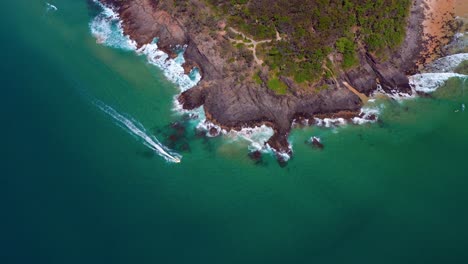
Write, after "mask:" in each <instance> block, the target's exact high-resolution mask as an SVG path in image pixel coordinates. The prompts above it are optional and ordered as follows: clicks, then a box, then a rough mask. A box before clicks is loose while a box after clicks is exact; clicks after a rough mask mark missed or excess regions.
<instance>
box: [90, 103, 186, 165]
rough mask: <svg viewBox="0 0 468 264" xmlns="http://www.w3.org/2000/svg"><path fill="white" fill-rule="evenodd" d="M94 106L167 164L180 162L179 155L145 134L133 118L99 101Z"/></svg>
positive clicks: (180, 157)
mask: <svg viewBox="0 0 468 264" xmlns="http://www.w3.org/2000/svg"><path fill="white" fill-rule="evenodd" d="M94 104H95V105H96V106H97V107H98V108H99V109H101V110H102V111H103V112H104V113H106V114H108V115H109V116H111V117H112V118H113V119H114V120H115V121H116V122H117V125H119V126H120V127H122V128H123V129H125V131H127V132H128V133H129V134H131V135H133V136H135V137H137V138H138V139H140V140H142V141H143V143H144V144H145V145H146V146H147V147H149V148H150V149H152V150H154V151H155V152H156V154H158V155H159V156H161V157H163V158H164V159H165V160H167V161H169V162H174V163H180V162H181V159H182V156H181V155H179V154H177V153H174V152H172V151H171V150H169V149H168V148H167V147H166V146H164V145H163V144H161V143H160V142H159V140H158V139H157V138H156V137H154V136H152V135H150V134H149V133H147V132H146V129H145V128H144V127H143V125H142V124H141V123H140V122H138V121H136V120H134V119H133V118H127V117H125V116H123V115H122V114H120V113H118V112H117V111H116V110H114V109H113V108H112V107H110V106H108V105H106V104H104V103H103V102H101V101H95V102H94Z"/></svg>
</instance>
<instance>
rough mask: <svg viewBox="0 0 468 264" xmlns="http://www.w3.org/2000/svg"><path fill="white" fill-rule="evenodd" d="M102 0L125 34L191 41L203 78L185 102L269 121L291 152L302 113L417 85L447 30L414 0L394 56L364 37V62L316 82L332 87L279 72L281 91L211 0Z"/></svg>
mask: <svg viewBox="0 0 468 264" xmlns="http://www.w3.org/2000/svg"><path fill="white" fill-rule="evenodd" d="M101 1H102V2H103V3H105V4H107V5H110V6H112V7H114V8H115V9H116V11H118V13H119V15H120V17H121V19H122V20H123V28H124V32H125V34H127V35H129V36H130V38H131V39H133V40H135V41H136V42H137V44H138V45H139V46H142V45H144V44H147V43H150V42H151V41H152V40H153V39H154V38H158V46H159V48H160V49H162V50H164V51H166V52H167V53H169V54H174V53H175V50H176V49H178V48H180V47H184V46H185V47H186V49H185V53H184V56H185V59H186V64H185V65H184V68H185V69H186V71H187V72H189V71H190V70H191V69H193V68H194V67H197V68H198V69H200V72H201V75H202V79H201V81H200V83H199V84H198V85H197V86H196V87H194V88H192V89H190V90H188V91H185V92H184V93H182V94H181V95H180V96H179V101H180V103H181V104H182V105H183V107H184V108H185V109H194V108H197V107H200V106H203V108H204V110H205V113H206V116H207V119H208V120H209V121H211V122H213V123H215V124H218V125H220V126H222V127H224V128H226V129H240V128H242V127H252V126H256V125H260V124H267V125H269V126H271V127H272V128H274V130H275V135H274V136H273V137H272V138H271V139H270V140H269V142H268V144H269V145H270V146H271V147H273V148H274V149H276V150H278V151H281V152H286V153H289V152H290V150H289V147H288V142H287V136H288V133H289V131H290V129H291V123H292V122H293V120H294V119H295V118H298V117H306V118H310V117H314V116H316V115H321V116H323V115H328V116H330V117H333V116H341V115H346V116H353V115H358V114H359V110H360V108H361V106H362V100H361V98H362V97H361V98H360V96H359V94H364V95H369V94H371V93H372V92H373V91H375V90H376V89H377V88H378V87H381V88H382V89H383V90H385V91H386V92H389V93H406V94H408V93H411V88H410V86H409V81H408V78H407V75H408V74H413V73H415V72H417V71H418V67H420V65H423V64H424V63H426V62H427V61H428V60H430V58H433V57H434V54H435V53H436V52H437V50H436V49H435V48H434V47H437V46H438V45H439V46H440V45H442V44H443V43H444V41H445V40H444V39H445V38H446V37H447V36H446V35H447V34H439V35H437V36H433V35H428V34H429V33H427V32H426V31H427V29H426V28H425V26H424V23H427V21H430V20H431V19H433V16H434V12H437V10H433V11H432V12H431V13H428V9H429V8H428V6H427V2H428V1H429V2H430V1H431V0H413V1H412V5H411V7H410V15H409V16H408V20H407V26H406V35H405V39H404V41H403V44H402V45H401V46H400V47H399V48H398V49H397V50H396V51H391V53H390V56H389V58H388V59H387V60H385V61H381V60H378V59H377V58H376V56H375V55H374V54H373V53H371V52H369V51H368V50H367V49H366V47H365V46H363V45H360V46H359V47H358V51H357V56H358V61H359V63H358V65H356V66H354V67H353V68H352V69H350V70H342V69H339V70H336V69H335V70H334V71H333V74H331V77H329V78H323V79H322V80H321V81H320V82H318V83H316V86H317V87H321V86H324V85H326V86H327V87H328V88H327V89H315V90H313V91H307V90H304V89H302V88H301V87H300V86H299V85H298V84H296V82H295V81H294V80H293V79H291V78H290V77H287V76H279V78H280V80H281V81H282V82H283V83H284V84H286V85H287V91H288V92H287V93H286V94H282V95H280V94H278V93H275V92H274V91H272V89H270V88H269V87H268V85H267V82H268V72H267V70H265V69H264V67H263V66H262V65H259V64H258V63H255V61H252V60H250V61H249V60H247V59H244V57H245V56H244V55H245V54H242V52H245V50H244V51H242V50H238V49H235V48H232V46H233V43H232V39H231V38H230V37H229V32H228V31H229V25H227V24H226V21H225V20H224V19H223V18H222V17H220V18H218V19H213V18H212V16H208V15H207V14H210V13H211V12H212V10H211V9H210V7H209V6H208V5H207V4H206V3H205V1H200V0H190V1H184V2H185V3H184V6H182V7H180V5H179V6H177V3H176V2H177V1H156V0H101ZM449 2H450V1H449ZM442 15H444V17H445V20H446V21H444V20H443V21H442V22H443V23H447V22H448V21H449V20H450V19H451V16H450V14H442ZM425 21H426V22H425ZM434 43H435V44H434ZM331 60H333V57H331ZM324 67H326V66H324ZM255 75H257V76H258V78H255Z"/></svg>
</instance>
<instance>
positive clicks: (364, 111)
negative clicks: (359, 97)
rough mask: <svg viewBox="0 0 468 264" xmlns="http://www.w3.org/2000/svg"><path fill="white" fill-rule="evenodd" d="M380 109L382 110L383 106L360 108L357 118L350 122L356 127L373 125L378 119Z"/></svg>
mask: <svg viewBox="0 0 468 264" xmlns="http://www.w3.org/2000/svg"><path fill="white" fill-rule="evenodd" d="M381 108H383V105H380V106H365V107H363V108H361V113H360V114H359V116H357V117H354V118H353V119H352V121H353V123H354V124H356V125H363V124H367V123H374V122H376V121H377V120H378V118H379V115H380V110H381Z"/></svg>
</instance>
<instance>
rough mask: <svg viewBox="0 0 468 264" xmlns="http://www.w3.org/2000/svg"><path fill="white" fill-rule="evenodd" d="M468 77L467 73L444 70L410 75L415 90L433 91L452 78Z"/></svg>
mask: <svg viewBox="0 0 468 264" xmlns="http://www.w3.org/2000/svg"><path fill="white" fill-rule="evenodd" d="M454 77H458V78H468V76H467V75H463V74H458V73H453V72H443V73H421V74H416V75H413V76H410V77H409V80H410V85H411V86H412V87H413V88H414V90H415V91H418V92H423V93H432V92H434V91H436V90H437V88H439V87H440V86H442V85H444V83H445V82H446V81H447V80H448V79H450V78H454Z"/></svg>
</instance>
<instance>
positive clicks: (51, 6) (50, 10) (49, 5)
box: [46, 3, 58, 12]
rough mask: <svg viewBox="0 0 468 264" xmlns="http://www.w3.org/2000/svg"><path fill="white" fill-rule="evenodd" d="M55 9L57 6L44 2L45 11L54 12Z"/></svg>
mask: <svg viewBox="0 0 468 264" xmlns="http://www.w3.org/2000/svg"><path fill="white" fill-rule="evenodd" d="M57 10H58V8H57V7H56V6H54V5H53V4H51V3H46V11H47V12H55V11H57Z"/></svg>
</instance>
